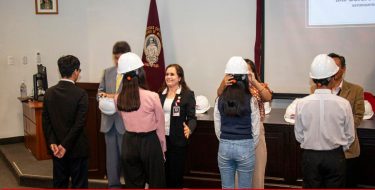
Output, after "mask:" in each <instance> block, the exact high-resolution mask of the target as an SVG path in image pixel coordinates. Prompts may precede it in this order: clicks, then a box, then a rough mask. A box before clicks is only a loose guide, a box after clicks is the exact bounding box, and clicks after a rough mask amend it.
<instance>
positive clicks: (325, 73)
mask: <svg viewBox="0 0 375 190" xmlns="http://www.w3.org/2000/svg"><path fill="white" fill-rule="evenodd" d="M338 70H339V67H338V66H337V65H336V63H335V61H334V60H333V59H332V58H331V57H329V56H328V55H326V54H320V55H317V56H316V57H315V58H314V61H313V62H312V63H311V67H310V77H311V78H312V79H325V78H328V77H331V76H333V75H334V74H336V73H337V71H338Z"/></svg>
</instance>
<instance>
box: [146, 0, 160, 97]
mask: <svg viewBox="0 0 375 190" xmlns="http://www.w3.org/2000/svg"><path fill="white" fill-rule="evenodd" d="M142 61H143V63H144V69H145V72H146V77H147V83H148V86H149V88H150V90H152V91H155V92H156V91H158V90H159V88H160V86H161V85H162V83H163V82H164V74H165V66H164V52H163V42H162V38H161V31H160V24H159V15H158V8H157V6H156V0H151V1H150V9H149V12H148V21H147V28H146V35H145V42H144V45H143V55H142Z"/></svg>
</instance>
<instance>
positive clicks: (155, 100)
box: [115, 88, 167, 152]
mask: <svg viewBox="0 0 375 190" xmlns="http://www.w3.org/2000/svg"><path fill="white" fill-rule="evenodd" d="M139 97H140V99H141V105H140V107H139V109H138V110H137V111H133V112H124V111H119V113H120V115H121V117H122V120H123V121H124V125H125V129H126V131H129V132H134V133H145V132H150V131H154V130H156V134H157V135H158V138H159V141H160V144H161V148H162V150H163V152H165V151H166V150H167V147H166V141H165V128H164V125H165V124H164V122H165V121H164V111H163V108H162V106H161V103H160V99H159V95H158V94H156V93H155V92H151V91H148V90H144V89H141V88H140V89H139ZM117 98H118V95H116V96H115V104H116V105H117Z"/></svg>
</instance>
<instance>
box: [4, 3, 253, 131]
mask: <svg viewBox="0 0 375 190" xmlns="http://www.w3.org/2000/svg"><path fill="white" fill-rule="evenodd" d="M157 5H158V10H159V19H160V24H161V32H162V37H163V43H164V48H165V49H164V54H165V55H164V56H165V63H166V64H167V65H168V64H171V63H179V64H180V65H182V66H183V68H184V69H185V72H186V80H187V82H188V85H189V86H190V87H191V89H193V90H194V91H195V93H196V95H199V94H202V95H205V96H207V97H208V98H209V100H210V102H211V104H213V102H214V98H215V94H216V88H217V86H218V84H219V82H220V80H221V78H222V77H223V72H224V67H225V63H226V62H227V60H228V59H229V57H230V56H233V55H239V56H244V57H249V58H251V59H253V47H254V39H255V0H204V1H203V0H189V1H184V0H173V1H168V0H157ZM34 6H35V5H34V1H32V0H31V1H30V0H29V1H24V0H1V1H0V23H1V24H2V26H1V27H0V84H1V87H2V93H1V95H0V105H1V107H0V123H1V125H0V131H1V132H0V138H6V137H13V136H22V135H23V124H22V106H21V104H20V102H19V101H18V100H17V99H16V97H18V96H19V94H20V92H19V85H20V83H21V81H22V80H25V81H26V84H27V87H28V93H29V94H31V89H32V75H33V74H34V73H35V72H36V63H35V55H36V52H37V51H39V52H40V53H41V55H42V64H43V65H45V66H46V67H47V72H48V82H49V85H50V86H51V85H54V84H56V83H57V81H58V80H59V74H58V68H57V64H56V60H57V59H58V58H59V57H60V56H61V55H65V54H73V55H76V56H77V57H78V58H79V59H80V60H81V64H82V65H81V67H82V74H81V75H82V76H81V80H80V81H81V82H99V80H100V77H101V74H102V71H103V69H104V68H106V67H109V66H111V64H112V58H111V50H112V46H113V44H114V43H115V42H116V41H118V40H126V41H128V42H129V44H130V45H131V47H132V50H133V52H135V53H137V54H138V55H141V54H142V48H143V42H144V35H145V30H146V22H147V16H148V7H149V0H108V1H102V0H61V1H59V14H58V15H36V14H35V7H34ZM8 56H13V57H14V58H15V64H14V65H8V64H7V57H8ZM23 56H27V57H28V64H27V65H23V64H22V57H23Z"/></svg>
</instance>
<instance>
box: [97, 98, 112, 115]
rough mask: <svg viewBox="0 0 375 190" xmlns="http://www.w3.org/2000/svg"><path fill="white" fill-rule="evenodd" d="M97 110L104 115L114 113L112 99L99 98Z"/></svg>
mask: <svg viewBox="0 0 375 190" xmlns="http://www.w3.org/2000/svg"><path fill="white" fill-rule="evenodd" d="M99 109H100V111H102V113H103V114H105V115H113V114H115V113H116V106H115V101H114V100H113V98H105V97H103V98H99Z"/></svg>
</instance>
